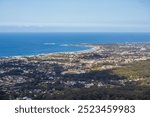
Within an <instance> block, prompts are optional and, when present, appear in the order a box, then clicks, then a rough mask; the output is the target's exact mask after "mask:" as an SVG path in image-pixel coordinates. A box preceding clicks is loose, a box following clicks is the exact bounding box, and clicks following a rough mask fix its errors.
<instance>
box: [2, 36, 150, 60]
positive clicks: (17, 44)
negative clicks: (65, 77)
mask: <svg viewBox="0 0 150 117" xmlns="http://www.w3.org/2000/svg"><path fill="white" fill-rule="evenodd" d="M132 42H150V33H0V57H9V56H22V55H23V56H26V55H37V54H42V53H54V52H73V51H80V50H86V49H89V48H88V47H76V46H64V44H81V43H87V44H96V43H104V44H107V43H132Z"/></svg>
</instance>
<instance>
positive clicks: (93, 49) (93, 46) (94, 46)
mask: <svg viewBox="0 0 150 117" xmlns="http://www.w3.org/2000/svg"><path fill="white" fill-rule="evenodd" d="M139 44H150V42H133V43H116V44H107V43H103V44H87V43H84V44H83V43H81V44H63V45H62V46H74V47H75V46H82V47H88V48H89V49H85V50H78V51H70V52H69V51H68V52H51V53H41V54H33V55H18V56H8V57H7V56H6V57H0V59H3V58H4V59H5V58H8V59H9V58H12V59H13V58H14V59H17V58H18V59H20V58H26V57H44V56H50V55H58V54H84V53H92V52H96V51H98V50H100V46H104V45H109V46H113V45H139Z"/></svg>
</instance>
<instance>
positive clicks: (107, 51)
mask: <svg viewBox="0 0 150 117" xmlns="http://www.w3.org/2000/svg"><path fill="white" fill-rule="evenodd" d="M67 46H86V47H90V48H91V49H89V50H85V51H79V52H66V53H53V54H42V55H34V56H18V57H8V58H6V57H5V58H0V99H21V100H22V99H23V100H30V99H31V100H34V99H130V98H131V97H129V94H130V93H129V92H130V91H131V89H132V91H133V92H132V93H133V95H136V96H135V97H134V96H132V95H131V94H130V96H132V98H133V99H150V94H149V93H148V94H147V92H148V91H149V89H150V67H149V66H150V43H125V44H119V43H118V44H74V45H73V44H70V45H67ZM141 67H142V69H141ZM142 70H143V71H142ZM143 87H144V88H143ZM138 88H139V90H138ZM119 91H120V92H121V93H120V94H119V93H118V92H119ZM124 91H126V92H124ZM134 91H135V92H134ZM138 91H139V95H138V94H137V92H138ZM140 91H141V92H140ZM122 92H124V94H122ZM144 92H146V93H145V94H144V96H147V97H143V95H142V93H144ZM84 93H85V94H84ZM93 93H95V94H93ZM103 93H104V94H103ZM106 93H108V94H106ZM82 94H83V95H82ZM79 95H80V96H79ZM93 95H98V97H96V96H95V97H94V96H93ZM132 98H131V99H132Z"/></svg>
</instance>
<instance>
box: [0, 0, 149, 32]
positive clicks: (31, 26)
mask: <svg viewBox="0 0 150 117" xmlns="http://www.w3.org/2000/svg"><path fill="white" fill-rule="evenodd" d="M149 1H150V0H0V31H20V30H21V31H54V32H55V31H79V32H80V31H85V32H86V31H92V32H94V31H96V32H97V31H100V32H116V31H125V32H131V31H134V32H139V31H142V32H145V31H146V32H150V2H149Z"/></svg>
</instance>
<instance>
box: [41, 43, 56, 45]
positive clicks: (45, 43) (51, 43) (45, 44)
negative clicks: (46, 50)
mask: <svg viewBox="0 0 150 117" xmlns="http://www.w3.org/2000/svg"><path fill="white" fill-rule="evenodd" d="M44 45H56V43H44Z"/></svg>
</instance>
